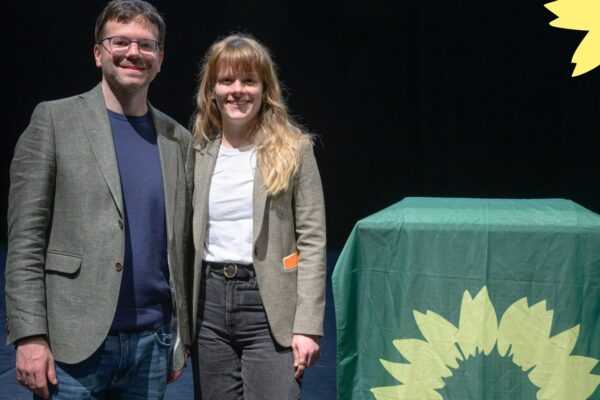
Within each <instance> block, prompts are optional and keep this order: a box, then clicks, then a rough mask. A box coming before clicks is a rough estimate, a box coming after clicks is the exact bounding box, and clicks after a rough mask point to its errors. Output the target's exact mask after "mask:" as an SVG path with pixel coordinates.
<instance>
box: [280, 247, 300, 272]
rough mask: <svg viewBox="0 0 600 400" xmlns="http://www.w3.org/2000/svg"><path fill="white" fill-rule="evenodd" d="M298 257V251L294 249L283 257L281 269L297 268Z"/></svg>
mask: <svg viewBox="0 0 600 400" xmlns="http://www.w3.org/2000/svg"><path fill="white" fill-rule="evenodd" d="M299 257H300V252H299V251H295V252H293V253H292V254H290V255H289V256H287V257H283V269H285V270H288V271H289V270H291V269H294V268H298V258H299Z"/></svg>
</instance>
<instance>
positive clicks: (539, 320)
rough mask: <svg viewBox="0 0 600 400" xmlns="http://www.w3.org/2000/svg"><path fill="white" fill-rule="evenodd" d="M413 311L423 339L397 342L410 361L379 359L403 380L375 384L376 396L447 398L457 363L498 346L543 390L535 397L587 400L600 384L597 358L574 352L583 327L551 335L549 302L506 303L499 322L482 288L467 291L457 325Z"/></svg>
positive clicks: (382, 399) (379, 398)
mask: <svg viewBox="0 0 600 400" xmlns="http://www.w3.org/2000/svg"><path fill="white" fill-rule="evenodd" d="M413 313H414V317H415V321H416V323H417V325H418V327H419V329H420V331H421V333H422V334H423V337H424V338H425V340H420V339H398V340H394V341H393V344H394V346H395V347H396V349H398V351H399V352H400V353H401V354H402V356H403V357H404V358H405V359H406V360H407V361H408V363H407V364H402V363H395V362H390V361H386V360H380V361H381V364H383V367H384V368H385V369H386V370H387V371H388V372H389V373H390V375H392V376H393V377H394V378H395V379H396V380H397V381H399V382H400V383H401V384H400V385H396V386H385V387H377V388H372V389H371V392H372V393H373V394H374V395H375V398H376V399H377V400H392V399H422V400H426V399H427V400H428V399H436V400H437V399H443V397H442V396H441V395H440V393H438V392H437V390H438V389H442V388H443V387H444V386H445V379H447V378H449V377H451V376H452V375H453V370H455V371H456V370H457V369H458V368H459V367H460V365H459V362H463V361H466V360H468V359H469V358H472V357H475V356H479V355H485V356H489V355H490V353H492V351H493V350H494V348H496V351H497V353H498V355H499V356H500V357H505V358H506V359H509V360H512V363H514V364H515V365H516V366H518V367H520V369H521V370H522V371H524V372H525V373H526V374H527V377H528V378H529V381H531V383H532V384H533V385H535V387H537V388H539V390H537V396H536V397H537V399H559V400H562V399H564V400H578V399H587V398H588V397H589V396H591V395H592V393H593V392H594V390H596V387H597V386H598V384H600V376H599V375H594V374H592V373H591V371H592V369H593V368H594V366H595V365H596V364H597V363H598V360H596V359H594V358H590V357H583V356H576V355H571V351H572V350H573V347H574V346H575V343H576V342H577V338H578V336H579V325H577V326H574V327H573V328H571V329H568V330H566V331H564V332H562V333H559V334H557V335H555V336H553V337H550V330H551V328H552V316H553V311H552V310H546V302H545V301H541V302H539V303H537V304H535V305H533V306H531V307H530V306H529V305H528V303H527V298H522V299H520V300H518V301H516V302H515V303H513V304H512V305H511V306H510V307H508V309H507V310H506V312H505V313H504V315H503V316H502V319H501V320H500V323H499V324H498V319H497V317H496V311H495V309H494V305H493V304H492V302H491V301H490V298H489V296H488V291H487V288H486V287H485V286H484V287H483V288H482V289H481V290H480V291H479V293H478V294H477V295H476V296H475V298H472V297H471V295H470V293H469V292H468V291H465V293H464V295H463V299H462V304H461V309H460V320H459V326H458V328H457V327H455V326H454V325H452V324H451V323H450V322H448V321H447V320H446V319H444V318H443V317H441V316H440V315H438V314H436V313H434V312H433V311H427V312H426V313H425V314H422V313H420V312H417V311H413Z"/></svg>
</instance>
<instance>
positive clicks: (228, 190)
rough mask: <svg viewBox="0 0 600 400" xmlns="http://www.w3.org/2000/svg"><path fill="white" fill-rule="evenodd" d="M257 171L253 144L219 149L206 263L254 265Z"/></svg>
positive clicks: (212, 187) (211, 189)
mask: <svg viewBox="0 0 600 400" xmlns="http://www.w3.org/2000/svg"><path fill="white" fill-rule="evenodd" d="M255 170H256V149H255V147H254V145H249V146H245V147H240V148H237V149H231V148H226V147H221V148H220V149H219V155H218V157H217V163H216V165H215V171H214V173H213V176H212V182H211V185H210V194H209V196H208V221H209V222H208V231H207V233H206V240H205V242H204V259H205V260H206V261H214V262H235V263H240V264H250V263H252V234H253V222H252V221H253V219H252V218H253V211H252V191H253V188H254V173H255Z"/></svg>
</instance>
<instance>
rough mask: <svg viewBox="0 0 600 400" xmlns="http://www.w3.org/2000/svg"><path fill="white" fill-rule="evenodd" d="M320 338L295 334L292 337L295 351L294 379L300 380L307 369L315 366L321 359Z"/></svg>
mask: <svg viewBox="0 0 600 400" xmlns="http://www.w3.org/2000/svg"><path fill="white" fill-rule="evenodd" d="M320 340H321V337H320V336H317V335H303V334H301V333H295V334H294V336H293V337H292V349H293V350H294V368H296V373H295V374H294V377H295V378H296V379H298V378H300V377H301V376H302V374H303V373H304V370H305V369H306V368H310V367H311V366H313V365H314V363H316V362H317V361H319V358H321V346H320V345H319V341H320Z"/></svg>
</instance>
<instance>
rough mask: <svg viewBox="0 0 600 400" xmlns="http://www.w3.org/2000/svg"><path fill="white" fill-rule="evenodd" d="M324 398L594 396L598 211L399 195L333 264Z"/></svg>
mask: <svg viewBox="0 0 600 400" xmlns="http://www.w3.org/2000/svg"><path fill="white" fill-rule="evenodd" d="M333 292H334V301H335V310H336V319H337V341H338V343H337V352H338V354H337V356H338V362H337V373H338V378H337V379H338V382H337V391H338V399H343V400H349V399H378V400H382V399H420V400H422V399H459V400H462V399H486V400H487V399H519V400H521V399H568V400H576V399H587V398H600V389H597V387H598V384H599V383H600V376H599V375H600V366H597V363H598V359H600V216H598V215H597V214H595V213H593V212H591V211H589V210H587V209H585V208H583V207H581V206H579V205H577V204H576V203H574V202H572V201H569V200H560V199H549V200H497V199H448V198H406V199H404V200H403V201H401V202H399V203H397V204H395V205H393V206H391V207H389V208H387V209H385V210H382V211H380V212H378V213H376V214H374V215H372V216H370V217H367V218H365V219H363V220H361V221H359V222H358V223H357V224H356V226H355V228H354V230H353V231H352V234H351V235H350V238H349V239H348V242H347V243H346V246H345V247H344V249H343V251H342V253H341V254H340V257H339V260H338V262H337V264H336V267H335V271H334V273H333Z"/></svg>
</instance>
